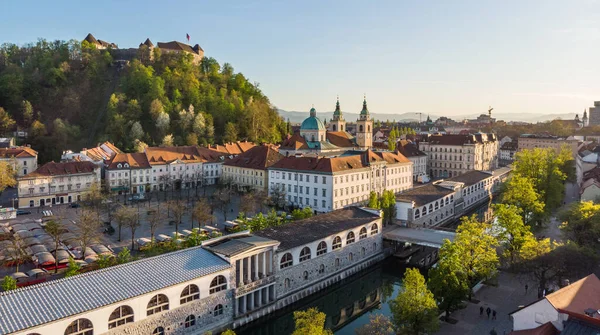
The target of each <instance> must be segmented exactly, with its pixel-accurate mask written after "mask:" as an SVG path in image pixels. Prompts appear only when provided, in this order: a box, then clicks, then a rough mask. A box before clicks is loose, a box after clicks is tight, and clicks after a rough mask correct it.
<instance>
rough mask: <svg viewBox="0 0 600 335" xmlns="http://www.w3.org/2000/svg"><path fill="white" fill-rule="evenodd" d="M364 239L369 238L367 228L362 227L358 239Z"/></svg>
mask: <svg viewBox="0 0 600 335" xmlns="http://www.w3.org/2000/svg"><path fill="white" fill-rule="evenodd" d="M363 238H367V228H365V227H362V228H361V229H360V232H359V233H358V239H359V240H362V239H363Z"/></svg>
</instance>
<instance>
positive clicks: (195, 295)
mask: <svg viewBox="0 0 600 335" xmlns="http://www.w3.org/2000/svg"><path fill="white" fill-rule="evenodd" d="M197 299H200V289H198V286H197V285H194V284H190V285H188V286H186V287H185V288H184V289H183V292H181V300H180V301H179V303H180V304H181V305H183V304H187V303H188V302H190V301H194V300H197Z"/></svg>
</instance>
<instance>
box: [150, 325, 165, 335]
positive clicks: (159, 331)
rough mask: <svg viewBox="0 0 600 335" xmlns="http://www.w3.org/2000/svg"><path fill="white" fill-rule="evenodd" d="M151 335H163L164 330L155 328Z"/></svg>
mask: <svg viewBox="0 0 600 335" xmlns="http://www.w3.org/2000/svg"><path fill="white" fill-rule="evenodd" d="M152 335H165V329H164V328H163V327H156V328H154V331H153V332H152Z"/></svg>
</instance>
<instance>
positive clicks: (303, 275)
mask: <svg viewBox="0 0 600 335" xmlns="http://www.w3.org/2000/svg"><path fill="white" fill-rule="evenodd" d="M302 278H304V280H308V271H304V273H303V274H302Z"/></svg>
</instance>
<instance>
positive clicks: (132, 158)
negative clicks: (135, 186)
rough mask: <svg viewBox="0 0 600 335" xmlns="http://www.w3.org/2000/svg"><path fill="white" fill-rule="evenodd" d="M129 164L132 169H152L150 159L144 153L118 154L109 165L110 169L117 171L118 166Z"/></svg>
mask: <svg viewBox="0 0 600 335" xmlns="http://www.w3.org/2000/svg"><path fill="white" fill-rule="evenodd" d="M125 163H127V164H129V167H130V168H132V169H145V168H149V167H150V163H149V162H148V158H147V157H146V154H145V153H143V152H135V153H131V154H123V153H119V154H116V155H115V157H113V159H112V160H111V161H110V163H109V164H108V169H117V165H118V164H125Z"/></svg>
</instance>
